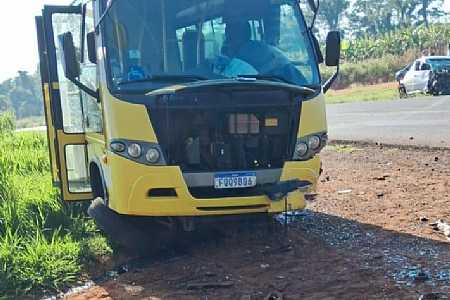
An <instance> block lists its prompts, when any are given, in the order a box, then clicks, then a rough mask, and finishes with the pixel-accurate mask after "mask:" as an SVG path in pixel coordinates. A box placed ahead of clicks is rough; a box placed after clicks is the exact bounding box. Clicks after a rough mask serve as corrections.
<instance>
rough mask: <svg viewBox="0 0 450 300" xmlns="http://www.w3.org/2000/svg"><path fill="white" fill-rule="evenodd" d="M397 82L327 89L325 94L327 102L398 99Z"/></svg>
mask: <svg viewBox="0 0 450 300" xmlns="http://www.w3.org/2000/svg"><path fill="white" fill-rule="evenodd" d="M398 97H399V96H398V91H397V83H396V82H388V83H380V84H374V85H356V86H351V87H348V88H345V89H340V90H329V91H328V93H327V94H326V95H325V98H326V101H327V103H328V104H335V103H347V102H357V101H384V100H393V99H398Z"/></svg>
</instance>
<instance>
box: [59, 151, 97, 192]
mask: <svg viewBox="0 0 450 300" xmlns="http://www.w3.org/2000/svg"><path fill="white" fill-rule="evenodd" d="M65 156H66V168H67V178H68V182H69V192H71V193H88V192H90V191H91V185H90V181H89V176H88V173H87V169H88V168H87V160H86V159H87V155H86V145H67V146H66V147H65Z"/></svg>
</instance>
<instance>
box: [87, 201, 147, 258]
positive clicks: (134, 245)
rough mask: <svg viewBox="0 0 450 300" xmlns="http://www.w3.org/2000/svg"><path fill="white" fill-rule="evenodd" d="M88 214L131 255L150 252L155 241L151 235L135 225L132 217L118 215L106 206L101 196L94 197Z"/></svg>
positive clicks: (111, 238)
mask: <svg viewBox="0 0 450 300" xmlns="http://www.w3.org/2000/svg"><path fill="white" fill-rule="evenodd" d="M88 214H89V216H90V217H91V218H92V219H94V221H95V223H96V224H97V226H98V227H99V228H100V229H101V230H102V231H103V232H104V233H105V234H106V235H107V236H108V238H109V239H110V240H111V241H112V242H113V243H114V244H117V245H119V246H120V247H121V248H123V249H124V250H125V252H127V253H129V254H132V255H138V256H142V255H147V254H149V253H151V252H152V250H153V249H152V248H154V247H153V245H154V244H155V241H154V240H153V241H152V235H151V234H148V233H147V232H146V231H144V230H141V229H140V228H139V227H136V226H135V224H134V223H133V222H132V217H129V216H125V215H120V214H118V213H116V212H115V211H113V210H112V209H110V208H109V207H107V206H106V205H105V203H104V201H103V199H102V198H96V199H94V201H92V203H91V205H90V206H89V208H88Z"/></svg>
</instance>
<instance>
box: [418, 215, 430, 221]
mask: <svg viewBox="0 0 450 300" xmlns="http://www.w3.org/2000/svg"><path fill="white" fill-rule="evenodd" d="M419 220H420V222H428V221H429V219H428V218H427V217H425V216H422V217H420V218H419Z"/></svg>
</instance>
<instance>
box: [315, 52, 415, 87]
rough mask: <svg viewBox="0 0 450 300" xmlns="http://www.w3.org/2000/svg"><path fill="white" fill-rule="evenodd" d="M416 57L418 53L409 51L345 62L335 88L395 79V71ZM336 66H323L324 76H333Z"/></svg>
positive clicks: (322, 72) (324, 77) (325, 77)
mask: <svg viewBox="0 0 450 300" xmlns="http://www.w3.org/2000/svg"><path fill="white" fill-rule="evenodd" d="M415 58H416V53H415V52H413V51H409V52H407V53H405V54H404V55H403V56H400V57H399V56H394V55H386V56H385V57H383V58H377V59H368V60H364V61H361V62H359V63H349V62H343V63H342V65H341V68H340V73H339V76H338V79H337V81H336V82H335V83H334V84H333V88H334V89H342V88H346V87H349V86H351V85H354V84H361V85H366V84H376V83H382V82H389V81H394V75H395V72H397V71H398V70H400V69H401V68H403V67H404V66H405V65H407V64H409V63H411V62H412V61H413V60H414V59H415ZM334 71H335V69H334V68H326V67H324V68H322V69H321V74H322V78H323V79H324V80H326V79H327V78H329V77H331V75H332V74H333V72H334Z"/></svg>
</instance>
